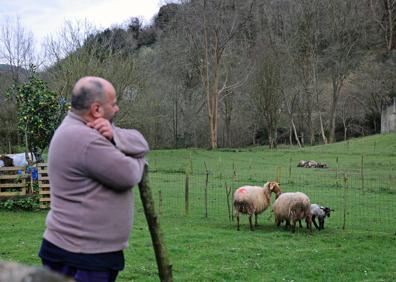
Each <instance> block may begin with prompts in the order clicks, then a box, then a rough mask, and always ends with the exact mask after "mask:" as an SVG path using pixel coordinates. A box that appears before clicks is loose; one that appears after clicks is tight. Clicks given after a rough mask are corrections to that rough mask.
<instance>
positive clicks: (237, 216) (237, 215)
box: [236, 213, 239, 231]
mask: <svg viewBox="0 0 396 282" xmlns="http://www.w3.org/2000/svg"><path fill="white" fill-rule="evenodd" d="M236 218H237V230H238V231H239V213H237V214H236Z"/></svg>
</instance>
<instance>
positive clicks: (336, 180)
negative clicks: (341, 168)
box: [336, 156, 338, 188]
mask: <svg viewBox="0 0 396 282" xmlns="http://www.w3.org/2000/svg"><path fill="white" fill-rule="evenodd" d="M336 187H337V188H338V156H337V158H336Z"/></svg>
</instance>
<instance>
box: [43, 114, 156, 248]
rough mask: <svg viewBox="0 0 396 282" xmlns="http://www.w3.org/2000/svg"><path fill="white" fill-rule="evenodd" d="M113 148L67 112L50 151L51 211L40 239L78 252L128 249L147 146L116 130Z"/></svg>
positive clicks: (137, 135) (134, 136) (134, 134)
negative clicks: (135, 191) (137, 186)
mask: <svg viewBox="0 0 396 282" xmlns="http://www.w3.org/2000/svg"><path fill="white" fill-rule="evenodd" d="M113 135H114V141H115V144H116V146H114V145H113V144H112V143H111V142H110V141H109V140H107V139H106V138H105V137H103V136H102V135H101V134H100V133H99V132H98V131H96V130H95V129H92V128H90V127H88V126H87V125H86V124H85V122H84V120H83V119H82V118H81V117H79V116H78V115H76V114H74V113H72V112H69V113H68V115H67V116H66V117H65V119H64V120H63V122H62V124H61V125H60V126H59V128H58V129H57V130H56V131H55V134H54V136H53V138H52V140H51V143H50V146H49V151H48V175H49V181H50V187H51V188H50V191H51V210H50V211H49V213H48V216H47V219H46V225H47V228H46V230H45V232H44V238H45V239H46V240H48V241H50V242H51V243H53V244H55V245H56V246H58V247H60V248H63V249H65V250H67V251H70V252H76V253H103V252H112V251H119V250H122V249H124V248H126V247H127V246H128V237H129V233H130V231H131V227H132V221H133V210H134V200H133V193H132V190H131V189H132V186H134V185H135V184H137V183H139V181H140V180H141V177H142V173H143V168H144V165H145V160H144V158H143V157H144V155H145V154H146V153H147V152H148V150H149V148H148V144H147V141H146V140H145V139H144V137H143V136H142V135H141V134H140V133H139V132H138V131H136V130H127V129H121V128H117V127H114V129H113Z"/></svg>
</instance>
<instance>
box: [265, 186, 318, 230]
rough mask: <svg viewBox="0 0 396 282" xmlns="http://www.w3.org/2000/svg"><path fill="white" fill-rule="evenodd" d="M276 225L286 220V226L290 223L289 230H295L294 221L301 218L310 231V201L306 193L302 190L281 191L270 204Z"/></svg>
mask: <svg viewBox="0 0 396 282" xmlns="http://www.w3.org/2000/svg"><path fill="white" fill-rule="evenodd" d="M272 211H273V212H274V214H275V222H276V225H277V226H279V225H280V224H281V223H282V221H286V226H289V225H290V224H291V231H292V232H295V230H296V223H297V222H299V221H300V220H301V219H305V221H306V222H307V228H308V230H309V232H312V221H311V203H310V200H309V198H308V196H307V195H305V194H304V193H302V192H287V193H282V194H280V195H279V197H278V198H277V199H276V201H275V202H274V204H273V205H272Z"/></svg>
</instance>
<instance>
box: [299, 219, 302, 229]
mask: <svg viewBox="0 0 396 282" xmlns="http://www.w3.org/2000/svg"><path fill="white" fill-rule="evenodd" d="M298 224H299V225H300V228H302V224H301V219H299V220H298Z"/></svg>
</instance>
